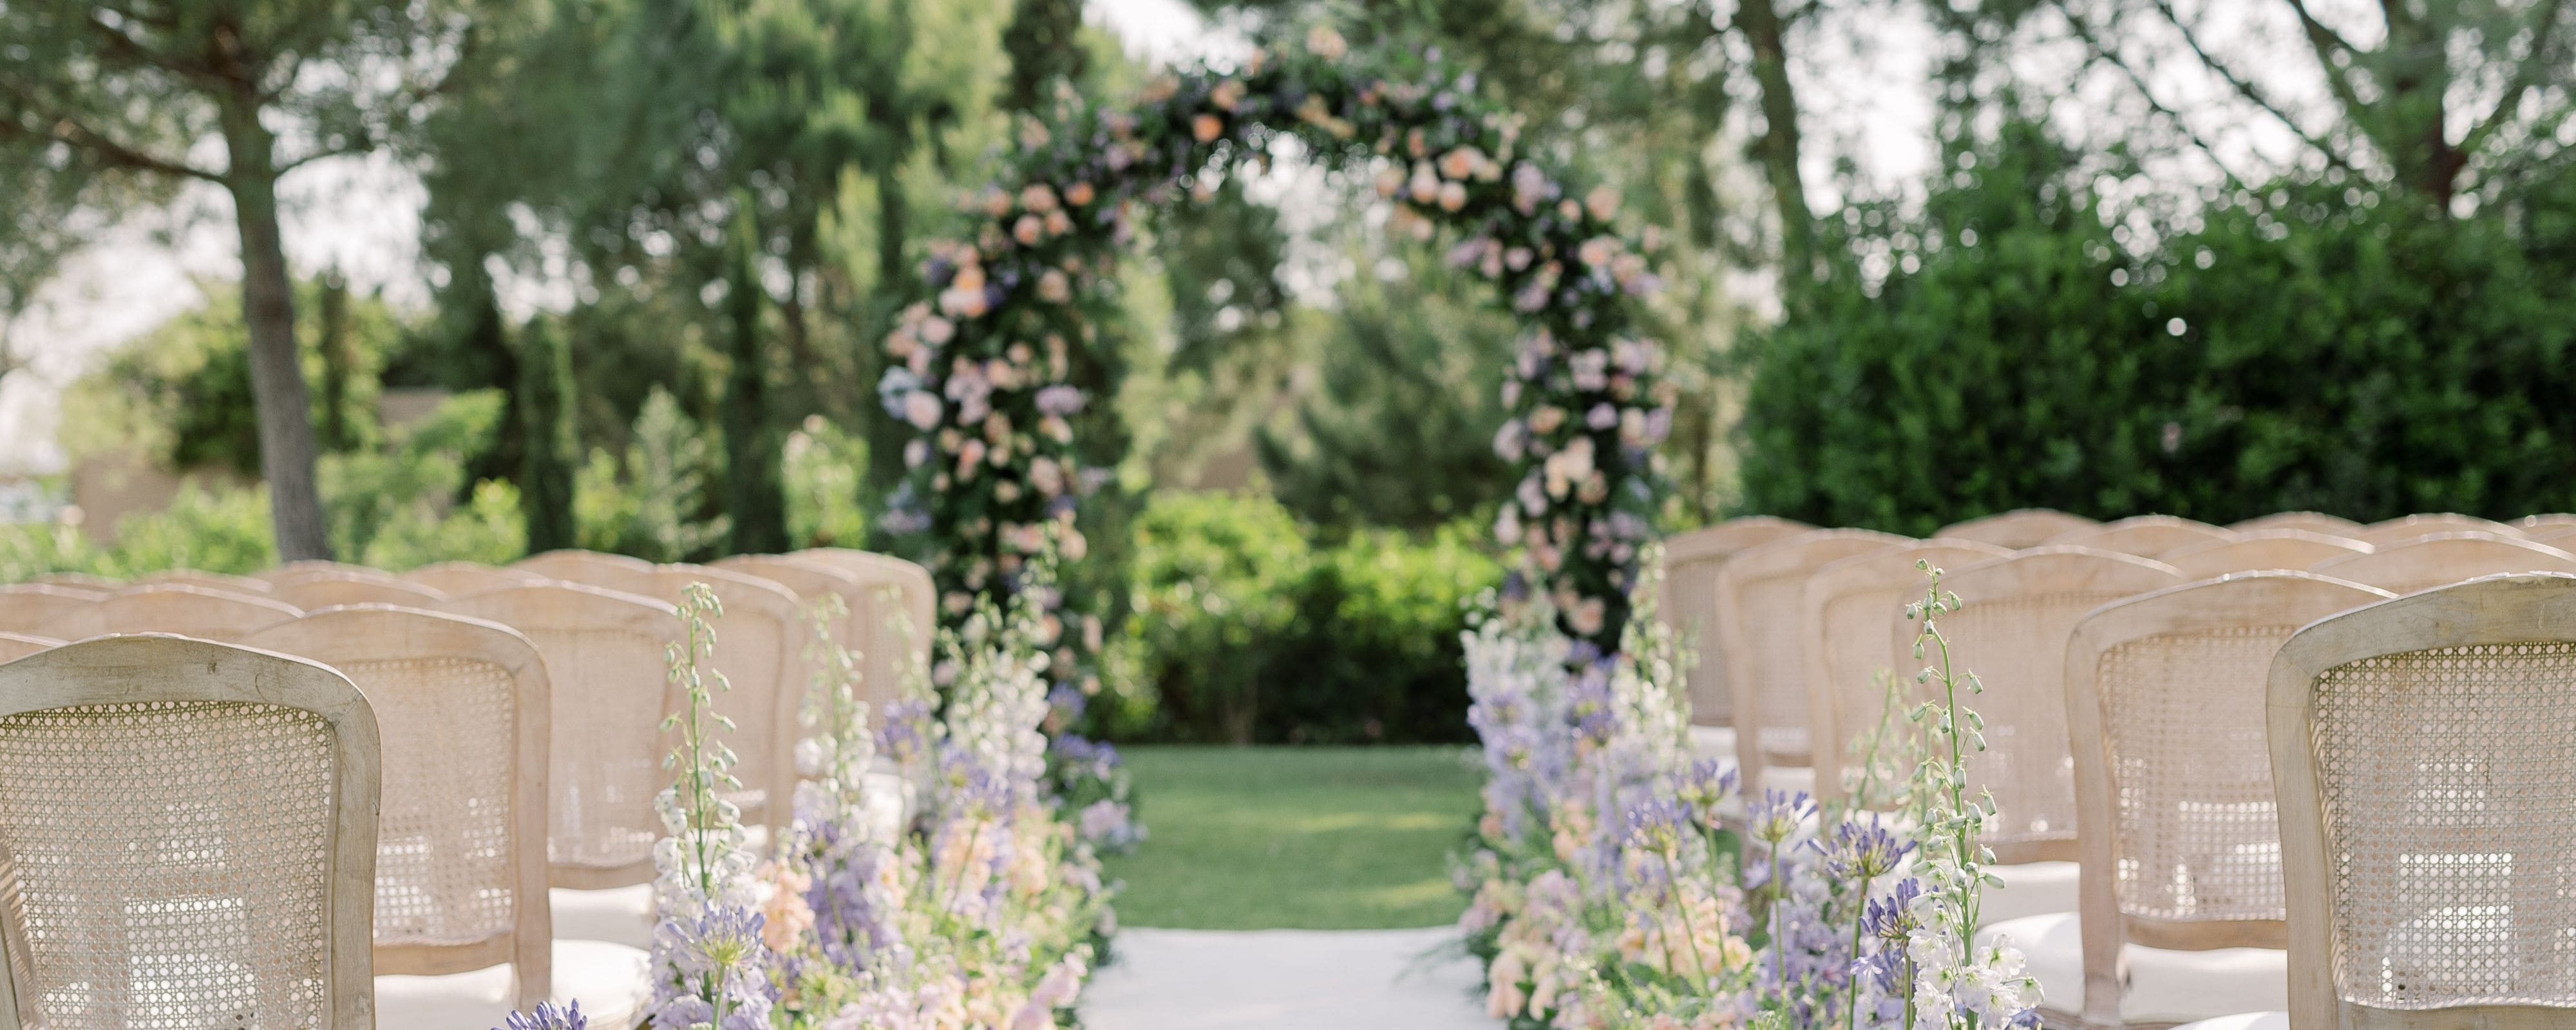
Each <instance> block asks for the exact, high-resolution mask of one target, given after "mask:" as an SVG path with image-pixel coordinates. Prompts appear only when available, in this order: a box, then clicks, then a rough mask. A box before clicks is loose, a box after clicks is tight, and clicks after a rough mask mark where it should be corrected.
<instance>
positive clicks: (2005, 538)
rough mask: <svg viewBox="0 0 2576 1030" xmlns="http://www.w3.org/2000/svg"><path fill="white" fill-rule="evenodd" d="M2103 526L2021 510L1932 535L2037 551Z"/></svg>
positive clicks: (2078, 517) (2055, 512) (1952, 526)
mask: <svg viewBox="0 0 2576 1030" xmlns="http://www.w3.org/2000/svg"><path fill="white" fill-rule="evenodd" d="M2099 525H2101V523H2099V522H2095V521H2093V520H2092V519H2088V518H2085V517H2084V516H2082V515H2069V514H2067V513H2065V512H2062V511H2058V510H2056V509H2053V508H2019V509H2015V510H2013V511H2006V512H1997V513H1995V514H1993V515H1987V516H1984V517H1982V518H1973V519H1969V520H1967V521H1965V522H1953V523H1951V524H1949V525H1947V526H1943V527H1941V529H1940V530H1939V531H1938V532H1935V533H1933V534H1932V538H1933V539H1935V540H1974V541H1976V542H1978V543H1981V544H1993V545H1995V546H1997V547H2002V548H2007V549H2010V550H2015V551H2018V550H2021V549H2022V548H2025V547H2037V546H2039V545H2040V544H2042V543H2045V542H2047V541H2048V539H2049V538H2051V537H2055V536H2062V535H2064V534H2067V533H2073V532H2078V531H2080V530H2086V529H2091V528H2093V527H2095V526H2099Z"/></svg>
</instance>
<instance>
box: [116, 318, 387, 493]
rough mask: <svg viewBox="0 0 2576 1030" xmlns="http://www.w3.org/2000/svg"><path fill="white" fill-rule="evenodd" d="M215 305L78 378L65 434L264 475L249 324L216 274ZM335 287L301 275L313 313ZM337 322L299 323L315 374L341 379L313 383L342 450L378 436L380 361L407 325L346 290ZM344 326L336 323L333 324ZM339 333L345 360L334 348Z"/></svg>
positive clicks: (322, 416)
mask: <svg viewBox="0 0 2576 1030" xmlns="http://www.w3.org/2000/svg"><path fill="white" fill-rule="evenodd" d="M200 288H201V289H202V290H203V291H204V292H205V295H206V301H205V303H203V304H201V305H199V306H197V307H194V308H190V309H188V310H186V311H183V312H181V313H179V314H178V315H176V316H173V317H172V318H171V319H170V320H169V321H167V322H163V323H161V324H160V325H159V326H156V327H154V328H153V329H152V330H151V331H149V332H146V333H144V334H143V335H142V336H140V337H138V338H136V339H135V340H134V341H132V342H130V343H128V344H126V345H124V346H122V347H120V348H118V349H117V350H116V351H115V352H114V353H113V354H112V355H111V356H110V357H109V358H108V360H107V363H106V365H105V366H103V367H102V368H100V369H99V370H98V371H96V372H93V373H91V374H90V375H88V376H86V377H84V378H83V379H82V381H81V382H79V383H78V384H76V385H75V386H74V387H73V392H72V395H71V397H70V399H69V402H68V403H67V404H66V405H65V408H66V411H67V412H70V413H74V414H75V415H76V417H75V418H74V420H73V422H72V424H71V425H69V426H67V427H66V428H67V429H68V430H69V432H67V433H66V434H65V435H66V437H67V438H70V439H77V440H80V441H82V442H84V443H86V444H88V445H89V446H93V447H95V446H99V445H100V444H103V443H110V442H116V443H127V444H132V445H135V446H139V447H141V448H143V450H144V452H145V453H147V454H149V455H152V456H153V457H155V458H157V459H159V460H161V461H163V462H165V463H167V464H168V465H170V466H171V467H173V468H176V469H180V470H188V469H196V468H218V469H224V470H228V471H232V472H238V473H241V474H243V475H249V476H256V475H258V474H259V420H258V417H257V415H256V413H255V411H254V409H253V406H252V402H251V388H250V351H249V339H250V333H249V330H248V329H247V328H245V327H244V326H243V324H242V315H241V311H242V308H241V290H240V289H238V288H237V287H235V286H234V285H233V284H231V283H217V282H207V283H204V284H201V286H200ZM333 289H334V287H332V286H330V285H328V284H325V283H322V282H305V283H302V284H299V285H298V292H299V293H301V294H302V295H303V297H302V298H301V299H302V301H303V304H302V308H303V310H305V311H307V312H316V313H320V312H325V311H329V310H334V305H332V304H326V303H324V302H323V301H322V298H323V297H324V296H325V295H326V294H328V293H330V292H331V291H332V290H333ZM336 312H337V320H336V322H334V321H330V320H326V319H323V318H315V319H311V320H308V321H307V322H306V323H304V324H302V325H299V326H298V327H297V333H296V337H297V342H298V349H299V350H300V351H301V356H302V358H303V363H304V375H305V378H306V379H307V380H315V381H327V382H334V383H337V384H338V386H337V387H336V388H333V389H327V390H315V391H313V393H312V401H313V411H312V418H313V420H314V422H315V423H316V424H320V425H330V426H336V427H339V431H338V432H337V433H335V434H333V435H332V438H331V439H329V440H328V441H327V442H329V443H330V444H331V445H332V446H333V447H334V448H335V449H341V450H347V449H354V448H360V447H364V446H367V445H369V444H370V443H372V442H373V441H375V440H376V439H377V438H378V436H379V435H380V434H379V431H378V430H377V427H376V415H375V411H376V400H377V397H378V396H379V394H380V393H381V387H380V386H379V385H378V382H377V371H378V370H379V369H380V368H382V367H383V365H384V362H385V358H386V355H387V354H389V353H391V352H393V351H395V350H397V349H399V348H400V347H401V346H402V342H403V336H404V333H405V331H406V330H405V327H404V325H403V322H402V319H401V317H400V316H399V315H397V314H396V313H395V312H394V310H393V309H392V308H391V307H389V306H388V305H386V304H385V303H384V302H383V301H382V300H381V299H379V298H376V297H351V296H348V295H346V293H345V291H343V292H342V296H341V299H340V300H339V301H338V302H337V304H336ZM335 325H336V329H332V328H330V327H332V326H335ZM326 338H328V339H331V340H334V341H335V342H336V344H337V346H336V348H335V349H336V350H338V351H339V355H338V357H337V358H336V359H335V358H333V357H331V356H329V355H326V354H325V353H324V348H323V346H322V345H323V343H324V342H325V339H326Z"/></svg>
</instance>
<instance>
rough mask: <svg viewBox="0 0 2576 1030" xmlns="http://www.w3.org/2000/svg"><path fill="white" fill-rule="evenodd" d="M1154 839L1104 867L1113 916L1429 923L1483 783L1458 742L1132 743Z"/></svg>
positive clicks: (1264, 923)
mask: <svg viewBox="0 0 2576 1030" xmlns="http://www.w3.org/2000/svg"><path fill="white" fill-rule="evenodd" d="M1122 750H1123V751H1124V752H1125V754H1126V756H1127V766H1128V768H1130V769H1132V770H1134V771H1135V774H1136V796H1137V800H1138V814H1139V815H1141V816H1142V817H1143V818H1144V821H1145V825H1146V827H1147V830H1148V832H1149V833H1150V834H1151V836H1149V837H1147V838H1146V839H1145V842H1144V843H1143V844H1141V845H1139V846H1138V847H1137V849H1136V853H1135V854H1132V855H1125V856H1119V857H1113V858H1111V859H1110V860H1109V863H1108V864H1109V875H1110V876H1111V877H1113V878H1116V879H1121V880H1125V881H1126V883H1127V889H1126V891H1125V892H1124V893H1122V894H1120V895H1119V896H1118V921H1119V922H1120V923H1121V924H1123V925H1127V926H1157V927H1166V928H1174V929H1195V930H1254V929H1265V928H1274V927H1294V928H1300V929H1314V930H1358V929H1380V928H1391V927H1407V926H1434V925H1439V924H1442V923H1448V922H1451V921H1454V920H1456V919H1457V918H1458V913H1459V911H1460V910H1461V909H1462V908H1464V907H1465V901H1464V899H1462V898H1460V897H1459V896H1458V894H1457V892H1456V890H1455V889H1454V888H1452V887H1451V886H1450V885H1449V874H1448V855H1449V852H1450V851H1451V850H1452V849H1454V848H1456V847H1457V846H1458V844H1459V843H1460V842H1461V841H1462V839H1463V838H1464V836H1465V833H1466V831H1467V828H1468V823H1469V821H1470V820H1471V819H1473V818H1474V817H1475V814H1476V812H1477V806H1478V802H1477V798H1476V788H1477V785H1478V783H1479V782H1480V781H1481V777H1480V776H1479V771H1478V769H1477V768H1476V767H1475V766H1474V765H1473V764H1471V762H1472V759H1471V757H1470V753H1469V752H1468V751H1467V750H1466V749H1464V748H1457V747H1369V748H1329V747H1263V748H1227V747H1135V748H1125V749H1122Z"/></svg>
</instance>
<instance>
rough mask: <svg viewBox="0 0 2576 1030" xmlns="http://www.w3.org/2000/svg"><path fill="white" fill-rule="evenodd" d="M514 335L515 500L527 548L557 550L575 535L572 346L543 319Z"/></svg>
mask: <svg viewBox="0 0 2576 1030" xmlns="http://www.w3.org/2000/svg"><path fill="white" fill-rule="evenodd" d="M519 339H520V346H519V349H520V354H519V358H518V361H517V365H518V371H519V387H518V391H517V402H518V408H519V418H518V422H519V426H520V428H521V430H522V431H523V432H525V433H526V434H527V435H526V437H525V438H524V439H522V440H521V441H520V443H519V456H520V462H521V464H520V467H519V483H520V487H519V504H520V508H521V510H522V512H523V513H524V521H525V523H526V525H527V529H526V536H527V542H528V547H529V548H530V549H531V550H534V551H539V552H543V551H552V550H558V549H561V548H565V547H570V546H573V542H574V540H575V539H576V538H577V532H576V530H575V528H574V526H575V524H574V521H573V512H574V509H575V507H576V506H577V505H578V504H579V503H580V502H579V500H578V498H579V497H580V489H581V487H580V484H579V482H578V481H577V480H576V478H575V477H574V475H573V462H574V461H575V460H577V459H578V456H579V455H580V454H581V439H580V436H579V434H578V433H576V432H575V430H574V427H573V411H574V410H575V408H576V407H577V405H578V401H577V399H576V396H575V394H574V392H573V390H574V386H573V377H572V349H571V348H570V347H569V346H567V345H566V343H565V340H564V335H563V329H562V327H560V326H558V325H556V324H555V322H554V320H552V319H547V318H540V319H537V320H536V321H533V322H530V323H528V326H527V328H526V329H525V330H523V331H522V332H521V333H520V336H519Z"/></svg>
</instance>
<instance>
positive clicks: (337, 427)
mask: <svg viewBox="0 0 2576 1030" xmlns="http://www.w3.org/2000/svg"><path fill="white" fill-rule="evenodd" d="M321 299H322V311H321V312H320V316H321V317H320V319H319V320H320V322H321V323H322V325H321V331H320V333H319V334H318V335H319V336H320V337H321V340H320V341H319V342H320V343H321V345H322V442H323V444H324V445H326V446H328V447H330V448H331V449H333V450H342V449H345V448H347V447H350V446H351V445H353V444H354V443H356V440H355V439H354V437H355V436H356V434H357V427H355V426H353V425H351V424H350V421H349V410H348V408H349V380H350V378H351V377H353V376H355V375H357V369H358V358H357V355H356V354H355V353H353V351H354V350H355V344H354V343H353V342H352V341H351V340H350V339H349V280H348V279H346V278H344V277H342V276H341V275H340V273H338V272H336V271H334V272H330V273H327V274H325V275H324V276H323V277H322V298H321Z"/></svg>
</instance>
